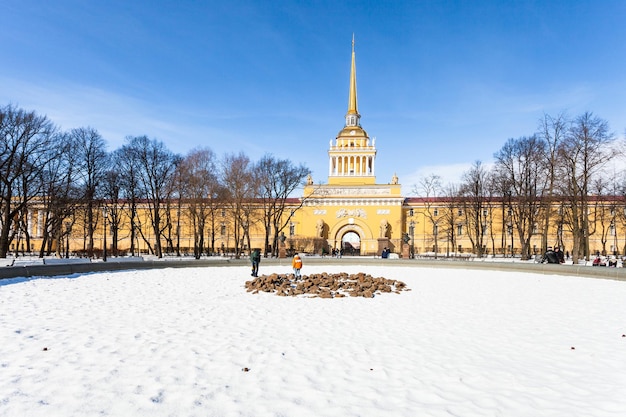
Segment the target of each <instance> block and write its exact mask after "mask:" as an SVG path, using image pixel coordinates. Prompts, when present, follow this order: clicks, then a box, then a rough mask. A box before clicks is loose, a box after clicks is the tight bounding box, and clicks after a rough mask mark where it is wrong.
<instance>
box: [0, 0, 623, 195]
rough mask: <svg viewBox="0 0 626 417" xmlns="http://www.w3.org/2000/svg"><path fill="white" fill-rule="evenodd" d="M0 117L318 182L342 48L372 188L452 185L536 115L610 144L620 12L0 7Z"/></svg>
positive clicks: (337, 106)
mask: <svg viewBox="0 0 626 417" xmlns="http://www.w3.org/2000/svg"><path fill="white" fill-rule="evenodd" d="M0 10H1V13H0V105H6V104H8V103H13V104H16V105H18V106H20V107H22V108H25V109H28V110H36V111H38V112H40V113H42V114H46V115H47V116H48V117H49V118H50V119H51V120H53V121H54V122H55V123H57V124H58V125H59V126H60V127H61V128H63V129H71V128H74V127H79V126H91V127H94V128H96V129H98V131H99V132H100V133H101V134H102V135H103V137H104V138H105V139H106V141H107V143H108V144H109V150H113V149H115V148H117V147H119V146H120V145H121V144H122V143H123V142H124V137H126V136H127V135H143V134H146V135H148V136H150V137H152V138H157V139H159V140H162V141H163V142H164V143H165V144H166V145H167V146H168V147H169V148H170V149H171V150H172V151H174V152H177V153H181V154H185V153H186V152H188V151H189V150H191V149H192V148H194V147H201V146H202V147H209V148H211V149H213V150H214V151H215V152H216V153H217V154H218V155H223V154H225V153H226V152H239V151H243V152H245V153H246V154H248V155H249V156H250V157H251V158H252V159H254V160H256V159H258V158H260V157H261V156H262V155H263V154H265V153H272V154H274V155H275V156H277V157H280V158H289V159H291V160H293V161H294V162H295V163H303V164H305V165H307V166H308V167H309V168H311V169H312V170H313V178H314V180H315V182H326V181H327V175H328V155H327V151H328V144H329V141H330V140H331V139H334V137H335V136H336V135H337V133H338V132H339V130H341V128H342V127H343V123H344V115H345V113H346V110H347V104H348V81H349V78H348V77H349V69H350V51H351V40H352V34H353V33H354V35H355V38H356V61H357V85H358V99H359V112H360V114H361V124H362V126H363V128H364V129H365V130H366V131H367V132H368V133H369V135H370V137H376V146H377V149H378V156H377V159H376V175H377V182H379V183H387V182H389V181H390V179H391V177H392V175H393V174H394V172H395V173H397V174H398V177H399V178H400V183H401V184H403V190H404V193H405V194H409V193H410V190H411V188H412V185H413V184H415V183H416V182H417V180H418V178H419V177H420V176H423V175H427V174H430V173H437V174H439V175H441V176H442V177H443V178H444V180H446V181H458V180H460V175H461V173H462V172H463V171H464V170H466V169H467V168H468V167H469V165H470V164H471V163H472V162H474V161H476V160H481V161H483V162H484V163H489V162H490V161H492V160H493V154H494V152H496V151H498V150H499V149H500V148H501V147H502V145H503V144H504V143H505V141H506V140H507V139H508V138H510V137H519V136H523V135H530V134H532V133H534V132H535V130H536V128H537V126H538V120H539V119H540V118H541V116H542V114H543V113H544V112H545V113H548V114H552V115H556V114H557V113H559V112H562V111H565V112H567V113H568V114H569V115H571V116H576V115H578V114H580V113H582V112H584V111H592V112H593V113H594V114H596V115H597V116H599V117H602V118H603V119H605V120H607V121H608V122H609V124H610V127H611V129H612V130H613V131H614V132H615V134H616V136H617V137H623V136H624V132H625V129H626V94H625V93H626V65H625V64H626V24H625V22H626V1H623V0H619V1H601V0H595V1H593V0H592V1H573V0H572V1H547V0H544V1H515V2H513V1H511V2H507V1H418V0H415V1H395V2H394V1H386V2H383V1H349V2H338V1H311V2H305V1H240V0H233V1H185V0H177V1H158V0H154V1H131V0H125V1H117V0H112V1H104V0H103V1H95V0H93V1H89V0H57V1H50V2H47V1H33V0H2V1H0Z"/></svg>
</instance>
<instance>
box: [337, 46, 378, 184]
mask: <svg viewBox="0 0 626 417" xmlns="http://www.w3.org/2000/svg"><path fill="white" fill-rule="evenodd" d="M374 145H375V144H374V143H370V138H369V136H367V132H365V130H363V128H362V127H361V115H360V114H359V110H358V102H357V90H356V53H355V51H354V34H353V35H352V61H351V65H350V87H349V91H348V112H347V113H346V122H345V125H344V127H343V129H341V131H340V132H339V134H338V135H337V138H336V139H335V141H334V143H333V141H332V140H331V143H330V149H329V150H328V157H329V168H328V183H329V184H337V185H364V184H375V183H376V176H375V175H374V162H375V159H376V147H375V146H374Z"/></svg>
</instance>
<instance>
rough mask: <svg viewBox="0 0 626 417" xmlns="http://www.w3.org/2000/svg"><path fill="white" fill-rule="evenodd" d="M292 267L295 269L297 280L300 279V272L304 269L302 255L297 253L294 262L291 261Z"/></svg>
mask: <svg viewBox="0 0 626 417" xmlns="http://www.w3.org/2000/svg"><path fill="white" fill-rule="evenodd" d="M291 266H292V267H293V273H294V275H295V276H296V279H298V278H300V270H301V269H302V259H300V255H298V254H297V253H296V254H295V255H294V256H293V260H292V261H291Z"/></svg>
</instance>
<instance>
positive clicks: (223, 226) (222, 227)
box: [220, 223, 226, 236]
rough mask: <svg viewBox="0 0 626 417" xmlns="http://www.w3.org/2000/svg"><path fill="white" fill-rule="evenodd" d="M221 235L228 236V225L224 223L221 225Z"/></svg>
mask: <svg viewBox="0 0 626 417" xmlns="http://www.w3.org/2000/svg"><path fill="white" fill-rule="evenodd" d="M220 234H221V235H222V236H224V235H225V234H226V225H225V224H224V223H222V224H221V225H220Z"/></svg>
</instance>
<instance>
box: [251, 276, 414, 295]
mask: <svg viewBox="0 0 626 417" xmlns="http://www.w3.org/2000/svg"><path fill="white" fill-rule="evenodd" d="M246 289H247V291H248V292H251V293H253V294H257V293H258V292H259V291H263V292H275V293H276V295H279V296H282V297H284V296H298V295H309V296H313V297H320V298H338V297H345V296H350V297H365V298H373V297H374V296H375V295H379V294H383V293H392V292H393V293H396V294H400V292H401V291H410V289H408V288H407V287H406V284H405V283H404V282H402V281H397V280H393V279H386V278H374V277H372V276H371V275H369V274H365V273H363V272H359V273H357V274H347V273H345V272H342V273H339V274H328V273H326V272H323V273H321V274H312V275H303V276H302V277H300V279H298V280H296V279H295V276H294V274H271V275H261V276H260V277H257V278H255V279H254V280H252V281H246Z"/></svg>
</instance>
